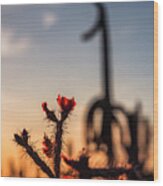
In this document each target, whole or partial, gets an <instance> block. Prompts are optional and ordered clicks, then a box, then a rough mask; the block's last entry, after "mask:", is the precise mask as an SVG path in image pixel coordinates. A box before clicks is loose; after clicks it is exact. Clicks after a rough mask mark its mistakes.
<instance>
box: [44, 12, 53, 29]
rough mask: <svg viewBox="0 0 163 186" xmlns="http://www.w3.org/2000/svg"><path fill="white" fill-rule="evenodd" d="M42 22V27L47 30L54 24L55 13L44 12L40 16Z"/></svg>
mask: <svg viewBox="0 0 163 186" xmlns="http://www.w3.org/2000/svg"><path fill="white" fill-rule="evenodd" d="M42 24H43V27H44V29H46V30H48V29H49V28H50V27H52V26H54V25H55V24H56V15H55V14H54V13H51V12H45V13H44V14H43V16H42Z"/></svg>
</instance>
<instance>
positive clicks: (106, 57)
mask: <svg viewBox="0 0 163 186" xmlns="http://www.w3.org/2000/svg"><path fill="white" fill-rule="evenodd" d="M95 6H96V8H97V10H98V18H97V21H96V23H95V25H93V27H92V28H91V29H90V30H89V31H88V32H87V33H85V34H83V39H84V41H88V40H90V39H92V38H93V36H95V34H96V33H100V34H101V49H102V50H101V53H102V56H101V57H102V76H103V85H102V87H103V88H104V96H103V98H102V99H99V100H95V101H94V103H93V104H92V105H91V107H90V110H89V112H88V116H87V131H88V132H87V143H91V142H92V141H93V142H95V143H96V144H97V146H99V145H100V144H102V143H103V144H106V145H107V147H108V156H109V159H110V160H112V159H113V148H112V132H111V128H112V127H111V125H112V124H118V120H117V118H116V116H115V115H114V112H113V105H112V102H111V87H112V85H111V55H110V47H109V45H108V43H109V44H110V35H109V34H110V32H109V31H108V27H107V18H106V17H107V15H106V10H105V7H104V5H103V4H101V3H95ZM97 109H101V110H102V112H103V113H102V127H101V133H100V134H97V133H96V132H95V130H94V123H93V118H94V114H95V111H96V110H97ZM92 131H94V135H93V137H91V136H92V135H90V133H92ZM110 162H111V161H110Z"/></svg>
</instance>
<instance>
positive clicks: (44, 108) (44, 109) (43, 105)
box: [42, 102, 47, 112]
mask: <svg viewBox="0 0 163 186" xmlns="http://www.w3.org/2000/svg"><path fill="white" fill-rule="evenodd" d="M42 109H43V111H44V112H46V111H47V103H46V102H43V103H42Z"/></svg>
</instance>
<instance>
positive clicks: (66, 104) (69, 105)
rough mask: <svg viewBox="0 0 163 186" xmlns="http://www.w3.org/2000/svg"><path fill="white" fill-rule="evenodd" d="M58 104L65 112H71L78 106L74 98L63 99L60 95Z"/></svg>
mask: <svg viewBox="0 0 163 186" xmlns="http://www.w3.org/2000/svg"><path fill="white" fill-rule="evenodd" d="M57 102H58V104H59V106H60V107H61V109H62V110H63V111H65V112H70V111H71V110H73V109H74V107H75V105H76V102H75V99H74V98H72V99H68V98H66V97H61V96H60V95H58V98H57Z"/></svg>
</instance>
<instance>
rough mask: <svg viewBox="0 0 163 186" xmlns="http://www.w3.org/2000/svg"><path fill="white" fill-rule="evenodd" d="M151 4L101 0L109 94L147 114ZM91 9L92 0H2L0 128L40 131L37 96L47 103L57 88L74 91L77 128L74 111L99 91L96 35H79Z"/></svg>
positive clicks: (91, 17)
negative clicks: (30, 0) (49, 0)
mask: <svg viewBox="0 0 163 186" xmlns="http://www.w3.org/2000/svg"><path fill="white" fill-rule="evenodd" d="M153 5H154V3H153V2H132V3H129V2H126V3H106V4H105V6H106V7H107V11H108V15H109V17H108V20H109V25H110V28H109V29H110V31H111V46H110V47H111V48H112V71H113V97H114V98H113V99H114V101H115V103H122V104H124V105H125V107H126V108H127V109H133V108H134V105H135V103H136V102H137V101H141V102H142V104H143V112H144V114H145V115H147V116H148V117H149V118H150V120H151V122H152V120H153ZM96 13H97V12H96V9H95V7H94V6H93V5H92V4H54V5H53V4H49V5H2V11H1V15H2V36H1V37H2V112H3V113H2V119H3V124H4V126H5V127H4V129H5V130H8V129H9V128H12V130H11V131H12V132H13V131H14V130H16V129H20V128H21V127H25V126H27V127H28V128H32V127H33V126H35V128H37V129H38V130H40V131H41V129H40V123H41V122H44V121H43V113H42V111H41V108H40V104H41V102H43V101H45V100H46V101H48V102H49V103H50V106H51V107H54V104H55V98H56V97H57V95H58V93H60V94H61V95H65V96H68V97H72V96H74V97H75V99H76V100H77V108H76V110H75V111H74V116H73V117H74V119H72V123H73V124H72V125H73V126H74V127H72V128H73V132H75V131H78V130H80V129H81V128H82V122H83V114H81V112H82V111H83V110H86V107H87V104H88V103H89V101H90V100H91V99H92V98H94V97H98V96H100V95H101V93H102V90H101V89H102V87H101V85H100V83H101V71H100V68H101V63H100V60H101V58H100V48H99V47H100V43H99V41H100V40H99V35H97V36H96V37H95V38H94V39H93V40H92V41H90V42H82V41H81V34H82V33H84V32H85V31H87V30H88V29H89V28H90V27H91V26H92V24H93V23H94V21H95V19H96ZM55 105H56V104H55ZM44 123H45V122H44ZM76 123H77V124H76ZM75 126H77V127H75Z"/></svg>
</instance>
